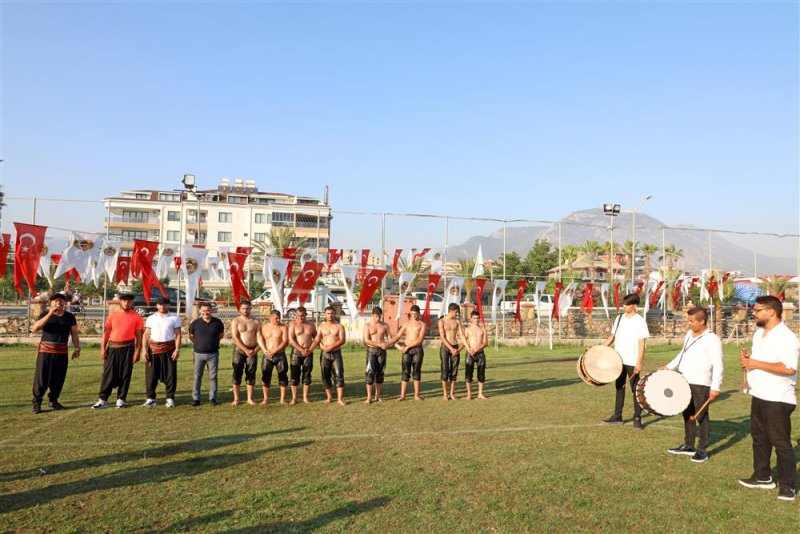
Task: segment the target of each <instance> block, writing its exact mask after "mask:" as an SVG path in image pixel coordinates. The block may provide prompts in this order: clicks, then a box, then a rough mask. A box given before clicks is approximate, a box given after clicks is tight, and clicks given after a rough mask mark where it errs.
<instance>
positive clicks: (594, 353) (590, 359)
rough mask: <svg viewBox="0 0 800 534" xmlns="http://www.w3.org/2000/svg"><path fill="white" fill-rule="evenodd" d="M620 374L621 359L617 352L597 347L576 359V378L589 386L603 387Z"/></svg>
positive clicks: (604, 347) (601, 346)
mask: <svg viewBox="0 0 800 534" xmlns="http://www.w3.org/2000/svg"><path fill="white" fill-rule="evenodd" d="M621 374H622V358H621V357H620V355H619V354H617V351H615V350H614V349H612V348H611V347H607V346H605V345H597V346H594V347H592V348H590V349H588V350H587V351H586V352H584V353H583V354H582V355H581V357H580V358H578V376H579V377H581V380H583V381H584V382H586V383H587V384H589V385H590V386H596V387H599V386H604V385H605V384H609V383H611V382H614V381H615V380H616V379H617V378H618V377H619V375H621Z"/></svg>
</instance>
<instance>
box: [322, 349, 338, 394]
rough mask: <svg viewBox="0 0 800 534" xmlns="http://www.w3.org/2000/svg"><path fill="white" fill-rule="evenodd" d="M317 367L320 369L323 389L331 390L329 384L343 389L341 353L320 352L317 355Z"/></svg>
mask: <svg viewBox="0 0 800 534" xmlns="http://www.w3.org/2000/svg"><path fill="white" fill-rule="evenodd" d="M319 365H320V367H322V384H323V385H324V386H325V389H331V384H332V383H333V384H335V385H336V387H337V388H343V387H344V362H342V351H340V350H336V351H333V352H321V353H320V355H319Z"/></svg>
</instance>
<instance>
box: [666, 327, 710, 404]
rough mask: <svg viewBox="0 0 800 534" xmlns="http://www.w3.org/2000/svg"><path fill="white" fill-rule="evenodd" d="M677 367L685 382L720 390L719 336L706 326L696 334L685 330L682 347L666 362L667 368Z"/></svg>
mask: <svg viewBox="0 0 800 534" xmlns="http://www.w3.org/2000/svg"><path fill="white" fill-rule="evenodd" d="M676 367H677V369H678V372H680V373H681V374H682V375H683V377H684V378H685V379H686V381H687V382H689V383H690V384H695V385H697V386H710V387H711V389H712V390H713V391H721V390H720V389H719V388H720V386H722V372H723V366H722V341H720V339H719V336H717V335H716V334H715V333H713V332H712V331H711V330H710V329H708V328H706V330H705V331H704V332H700V334H699V335H698V336H696V337H695V336H692V331H691V330H690V331H688V332H686V337H685V338H684V339H683V348H681V351H680V352H679V353H678V355H677V356H675V358H674V359H673V360H672V361H671V362H669V363H668V364H667V369H671V370H675V368H676Z"/></svg>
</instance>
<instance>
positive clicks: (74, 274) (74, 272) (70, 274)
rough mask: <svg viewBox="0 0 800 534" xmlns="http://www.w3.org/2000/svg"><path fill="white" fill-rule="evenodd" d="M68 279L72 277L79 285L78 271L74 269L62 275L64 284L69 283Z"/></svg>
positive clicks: (79, 276)
mask: <svg viewBox="0 0 800 534" xmlns="http://www.w3.org/2000/svg"><path fill="white" fill-rule="evenodd" d="M70 277H74V278H75V281H76V282H77V283H79V284H80V283H81V275H80V274H78V270H77V269H76V268H75V267H73V268H72V269H70V270H69V271H67V272H66V273H64V282H69V279H70Z"/></svg>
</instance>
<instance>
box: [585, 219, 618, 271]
mask: <svg viewBox="0 0 800 534" xmlns="http://www.w3.org/2000/svg"><path fill="white" fill-rule="evenodd" d="M619 211H620V205H619V204H603V213H604V214H605V215H607V216H608V217H609V218H610V220H611V250H610V252H609V254H608V274H609V276H610V277H611V278H610V281H611V282H613V281H614V217H617V216H619ZM592 269H594V268H592Z"/></svg>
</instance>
